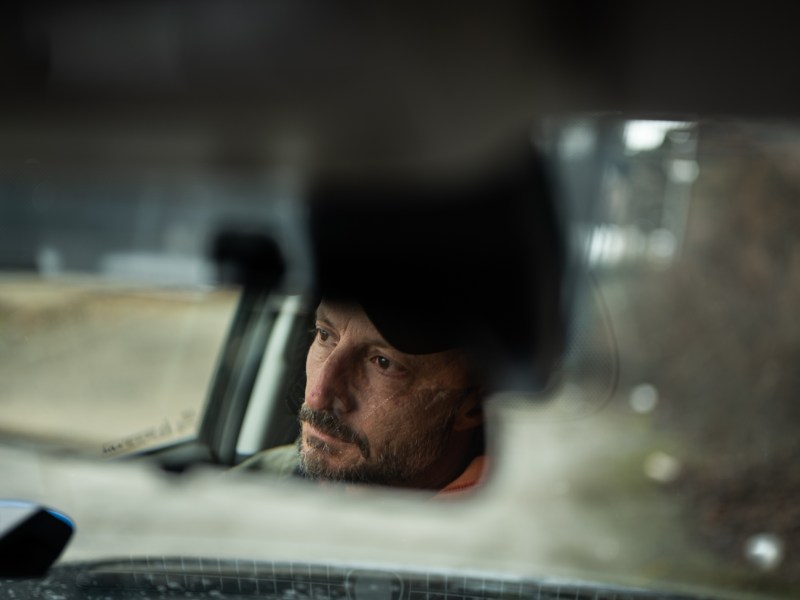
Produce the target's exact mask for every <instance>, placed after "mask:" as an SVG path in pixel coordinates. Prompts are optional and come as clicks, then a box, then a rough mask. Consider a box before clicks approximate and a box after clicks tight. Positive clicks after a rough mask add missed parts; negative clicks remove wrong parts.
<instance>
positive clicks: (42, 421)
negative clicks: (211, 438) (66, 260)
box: [0, 274, 238, 457]
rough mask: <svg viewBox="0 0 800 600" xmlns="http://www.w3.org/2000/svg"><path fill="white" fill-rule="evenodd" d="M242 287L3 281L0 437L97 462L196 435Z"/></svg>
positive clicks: (62, 279) (0, 296) (9, 277)
mask: <svg viewBox="0 0 800 600" xmlns="http://www.w3.org/2000/svg"><path fill="white" fill-rule="evenodd" d="M237 299H238V292H236V291H233V290H212V289H209V290H193V291H189V290H182V289H164V288H161V289H160V288H157V287H152V286H150V287H148V286H144V285H133V286H132V285H120V284H113V283H109V282H107V281H104V280H100V279H97V278H95V279H91V278H87V277H84V278H77V277H71V278H70V277H60V278H45V277H41V276H33V275H24V274H19V275H11V274H4V275H3V276H2V278H0V381H2V382H3V398H2V403H1V406H2V409H1V410H2V420H1V421H0V423H2V425H0V429H1V431H0V435H3V436H6V437H10V438H23V437H31V438H35V439H38V440H39V441H40V442H43V443H47V444H56V445H61V446H63V447H67V448H72V449H79V450H83V451H86V452H88V453H90V454H96V455H99V456H106V457H109V456H114V455H117V454H121V453H127V452H131V451H134V450H142V449H145V448H148V447H151V446H154V445H158V444H164V443H167V442H170V441H174V440H176V439H182V438H190V437H193V436H194V435H196V433H197V430H198V427H199V425H200V419H201V417H202V415H203V408H204V403H205V400H206V394H207V391H208V388H209V384H210V381H211V378H212V375H213V373H214V368H215V365H216V361H217V356H218V354H219V350H220V348H221V346H222V343H223V340H224V338H225V335H226V333H227V330H228V327H229V324H230V321H231V318H232V315H233V311H234V309H235V306H236V301H237Z"/></svg>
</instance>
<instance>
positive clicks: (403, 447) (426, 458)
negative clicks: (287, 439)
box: [297, 409, 456, 486]
mask: <svg viewBox="0 0 800 600" xmlns="http://www.w3.org/2000/svg"><path fill="white" fill-rule="evenodd" d="M455 413H456V410H455V409H454V410H453V411H452V413H450V414H448V415H446V417H445V419H443V420H442V422H441V423H440V424H439V426H437V427H433V428H431V429H430V430H429V431H427V432H426V433H425V434H424V435H422V436H417V437H415V438H413V439H412V440H410V441H409V440H403V441H390V442H389V443H388V444H386V446H385V447H384V448H375V449H374V450H377V452H376V453H375V460H374V461H370V462H362V463H360V464H358V465H355V466H352V467H333V468H332V467H329V466H328V465H327V464H326V462H325V455H326V454H328V453H329V452H330V451H331V449H330V448H329V447H328V445H327V444H324V443H321V444H320V445H319V446H317V447H313V448H310V449H308V450H304V449H303V440H302V436H300V437H299V438H298V440H297V447H298V453H299V455H300V472H301V473H302V475H303V476H304V477H306V478H308V479H313V480H324V481H333V482H339V483H358V484H374V485H387V486H403V485H407V484H408V482H410V481H413V480H414V479H415V478H417V477H418V476H419V475H420V474H421V473H422V472H424V471H425V470H426V469H427V468H428V467H430V466H431V465H432V464H433V463H434V462H435V461H436V460H438V459H439V458H440V457H441V456H442V455H443V454H444V451H445V448H447V443H448V441H449V440H450V435H451V433H452V427H453V421H454V419H455ZM362 456H363V453H362ZM367 458H369V457H368V456H365V459H367Z"/></svg>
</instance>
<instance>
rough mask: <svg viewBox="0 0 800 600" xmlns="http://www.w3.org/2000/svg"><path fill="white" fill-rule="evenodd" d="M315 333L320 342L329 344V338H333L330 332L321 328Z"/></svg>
mask: <svg viewBox="0 0 800 600" xmlns="http://www.w3.org/2000/svg"><path fill="white" fill-rule="evenodd" d="M315 331H316V334H317V338H318V339H319V341H320V342H327V341H328V338H329V337H331V334H330V332H328V331H326V330H324V329H322V328H321V327H317V329H316V330H315Z"/></svg>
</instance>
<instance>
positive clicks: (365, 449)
mask: <svg viewBox="0 0 800 600" xmlns="http://www.w3.org/2000/svg"><path fill="white" fill-rule="evenodd" d="M297 416H298V419H300V421H301V422H303V423H305V424H306V426H307V427H308V433H309V434H310V435H311V436H313V437H316V438H317V439H318V440H320V441H322V442H324V443H325V444H331V445H336V444H341V443H346V444H355V445H356V446H357V447H358V449H359V451H360V452H361V454H362V455H363V456H364V458H369V455H370V450H369V443H368V442H367V440H366V439H365V438H364V437H363V436H361V435H359V434H358V433H357V432H356V431H354V430H353V429H352V428H350V427H348V426H347V425H346V424H344V423H342V421H341V420H339V418H338V417H336V415H333V414H331V413H327V412H321V411H316V410H313V409H311V408H309V407H308V406H307V405H305V404H304V405H303V406H302V407H301V408H300V413H299V414H298V415H297Z"/></svg>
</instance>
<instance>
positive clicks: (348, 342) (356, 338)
mask: <svg viewBox="0 0 800 600" xmlns="http://www.w3.org/2000/svg"><path fill="white" fill-rule="evenodd" d="M306 374H307V384H306V393H305V402H304V404H303V406H302V408H301V410H300V420H301V421H302V432H301V436H300V440H299V442H298V443H299V445H300V456H301V466H302V468H303V469H304V471H305V472H306V474H307V475H309V476H311V477H315V478H322V479H333V480H339V481H351V482H365V483H379V484H384V485H403V486H410V487H431V488H434V487H437V486H439V485H443V484H446V483H448V480H449V479H450V478H453V477H454V476H457V475H458V474H459V473H458V472H453V470H454V469H459V468H463V465H462V464H461V463H460V462H459V460H458V457H457V456H453V453H454V452H457V451H458V450H460V451H461V452H462V453H463V446H464V440H465V436H466V435H471V433H472V432H471V430H472V429H474V427H475V426H476V425H477V424H478V423H479V422H480V416H478V415H479V413H480V408H479V401H478V400H476V399H475V398H474V396H475V393H474V392H475V389H476V388H475V387H474V385H473V384H474V380H473V379H472V378H471V373H470V370H469V369H468V367H467V362H466V360H465V358H464V357H463V355H462V354H461V353H459V352H457V351H447V352H441V353H436V354H426V355H410V354H403V353H401V352H399V351H397V350H396V349H394V348H393V347H392V346H390V345H389V344H388V343H387V342H386V341H385V340H384V339H383V338H382V337H381V335H380V333H379V332H378V330H377V329H375V327H374V326H373V324H372V323H371V322H370V320H369V319H368V318H367V315H366V313H364V311H363V310H362V309H361V307H359V306H358V305H355V304H338V303H331V302H326V301H323V302H322V303H321V304H320V306H319V307H318V309H317V319H316V332H315V337H314V341H313V343H312V345H311V348H310V349H309V352H308V357H307V360H306ZM476 406H477V408H476Z"/></svg>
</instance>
